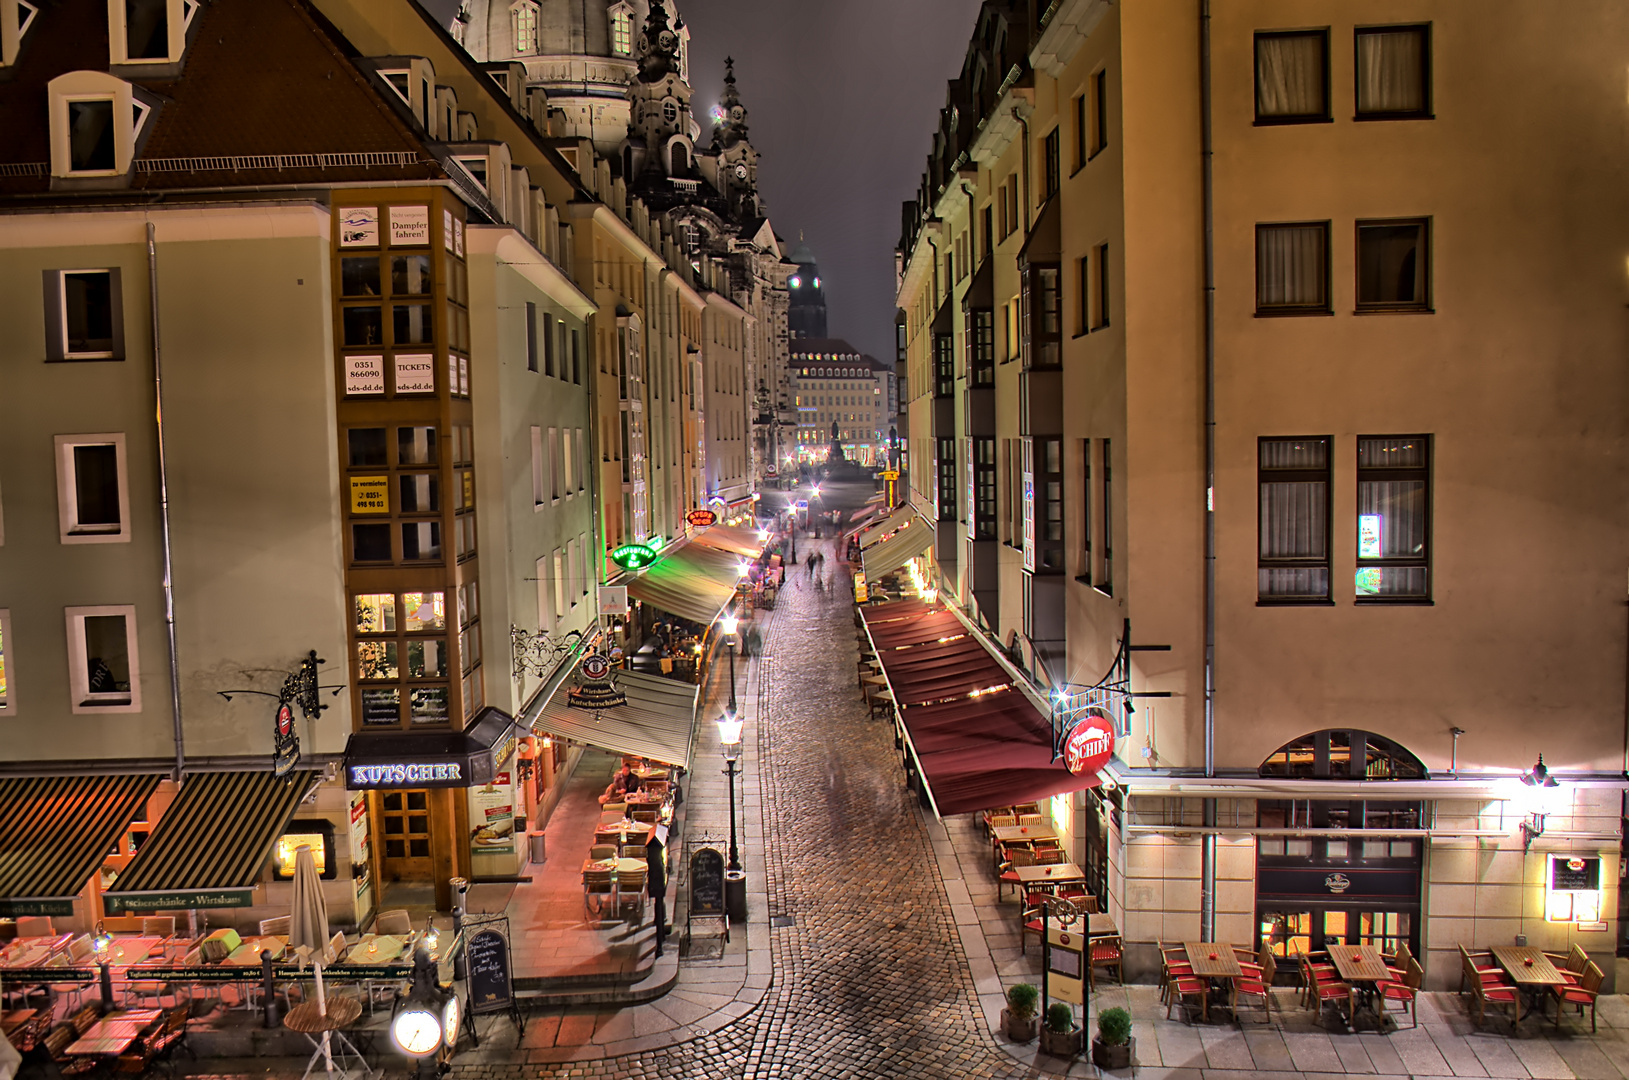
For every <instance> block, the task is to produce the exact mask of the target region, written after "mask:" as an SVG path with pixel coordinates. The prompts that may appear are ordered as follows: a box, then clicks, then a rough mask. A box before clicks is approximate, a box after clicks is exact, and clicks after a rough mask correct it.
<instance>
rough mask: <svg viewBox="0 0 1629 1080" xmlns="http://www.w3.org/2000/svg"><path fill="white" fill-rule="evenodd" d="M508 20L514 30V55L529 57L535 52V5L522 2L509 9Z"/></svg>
mask: <svg viewBox="0 0 1629 1080" xmlns="http://www.w3.org/2000/svg"><path fill="white" fill-rule="evenodd" d="M509 19H510V21H511V23H512V24H513V25H514V28H515V55H516V56H530V55H532V54H533V53H535V52H537V5H536V4H534V3H531V0H522V2H521V3H518V4H516V5H515V6H514V7H512V8H510V9H509Z"/></svg>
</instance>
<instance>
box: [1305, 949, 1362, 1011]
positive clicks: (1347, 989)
mask: <svg viewBox="0 0 1629 1080" xmlns="http://www.w3.org/2000/svg"><path fill="white" fill-rule="evenodd" d="M1306 978H1307V982H1308V984H1309V985H1310V986H1311V988H1312V990H1311V993H1310V994H1309V995H1308V1004H1309V1005H1310V1007H1311V1008H1312V1010H1313V1012H1314V1014H1315V1015H1314V1016H1313V1022H1314V1023H1319V1022H1321V1021H1322V1020H1323V1015H1324V1005H1325V1004H1327V1003H1328V1002H1331V1001H1333V1002H1335V1003H1337V1004H1339V1003H1340V1002H1343V1001H1344V1002H1345V1003H1346V1015H1347V1016H1348V1017H1350V1016H1351V1015H1352V987H1351V985H1350V984H1348V983H1344V982H1341V981H1340V979H1338V978H1336V977H1335V976H1333V975H1327V976H1326V975H1325V974H1324V973H1323V972H1322V971H1321V970H1320V968H1319V966H1317V965H1314V964H1313V963H1312V962H1311V961H1310V960H1309V961H1308V962H1307V964H1306Z"/></svg>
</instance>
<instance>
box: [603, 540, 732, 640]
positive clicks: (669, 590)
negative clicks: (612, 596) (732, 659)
mask: <svg viewBox="0 0 1629 1080" xmlns="http://www.w3.org/2000/svg"><path fill="white" fill-rule="evenodd" d="M740 568H741V558H740V556H738V555H733V554H730V553H729V552H725V551H719V550H717V549H715V548H708V547H703V546H701V545H699V544H693V543H692V544H686V545H684V546H683V547H681V548H679V549H678V550H677V551H674V552H672V553H670V554H667V555H663V556H662V557H661V558H660V559H658V560H657V561H656V562H654V563H652V564H651V566H650V567H649V568H648V569H646V570H643V571H641V572H640V574H639V576H638V577H636V578H634V579H632V580H631V581H629V582H628V595H629V596H630V597H632V598H633V599H635V600H640V601H643V602H644V603H647V604H651V605H653V606H655V607H658V608H661V609H662V610H663V611H666V612H668V613H669V614H672V615H677V616H679V618H681V619H689V620H690V621H691V622H693V623H696V624H697V625H699V626H703V627H706V626H710V625H711V624H712V621H713V620H714V619H716V618H718V613H719V612H720V611H722V610H723V609H724V605H725V604H727V603H729V602H730V597H732V596H734V595H735V585H736V582H737V581H739V580H740V579H741V572H740Z"/></svg>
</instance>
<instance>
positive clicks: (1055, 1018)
mask: <svg viewBox="0 0 1629 1080" xmlns="http://www.w3.org/2000/svg"><path fill="white" fill-rule="evenodd" d="M1046 1029H1047V1030H1048V1031H1052V1032H1056V1033H1057V1034H1059V1035H1067V1034H1068V1033H1069V1032H1071V1031H1073V1030H1074V1029H1075V1011H1074V1010H1073V1009H1071V1008H1070V1007H1069V1003H1068V1002H1066V1001H1054V1002H1053V1003H1052V1004H1051V1005H1048V1006H1047V1009H1046Z"/></svg>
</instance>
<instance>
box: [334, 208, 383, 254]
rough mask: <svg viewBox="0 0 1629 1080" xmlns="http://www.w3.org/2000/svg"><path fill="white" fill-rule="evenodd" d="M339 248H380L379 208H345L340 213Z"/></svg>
mask: <svg viewBox="0 0 1629 1080" xmlns="http://www.w3.org/2000/svg"><path fill="white" fill-rule="evenodd" d="M339 246H340V247H342V248H351V247H378V246H379V208H378V207H376V206H344V207H341V208H340V211H339Z"/></svg>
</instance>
